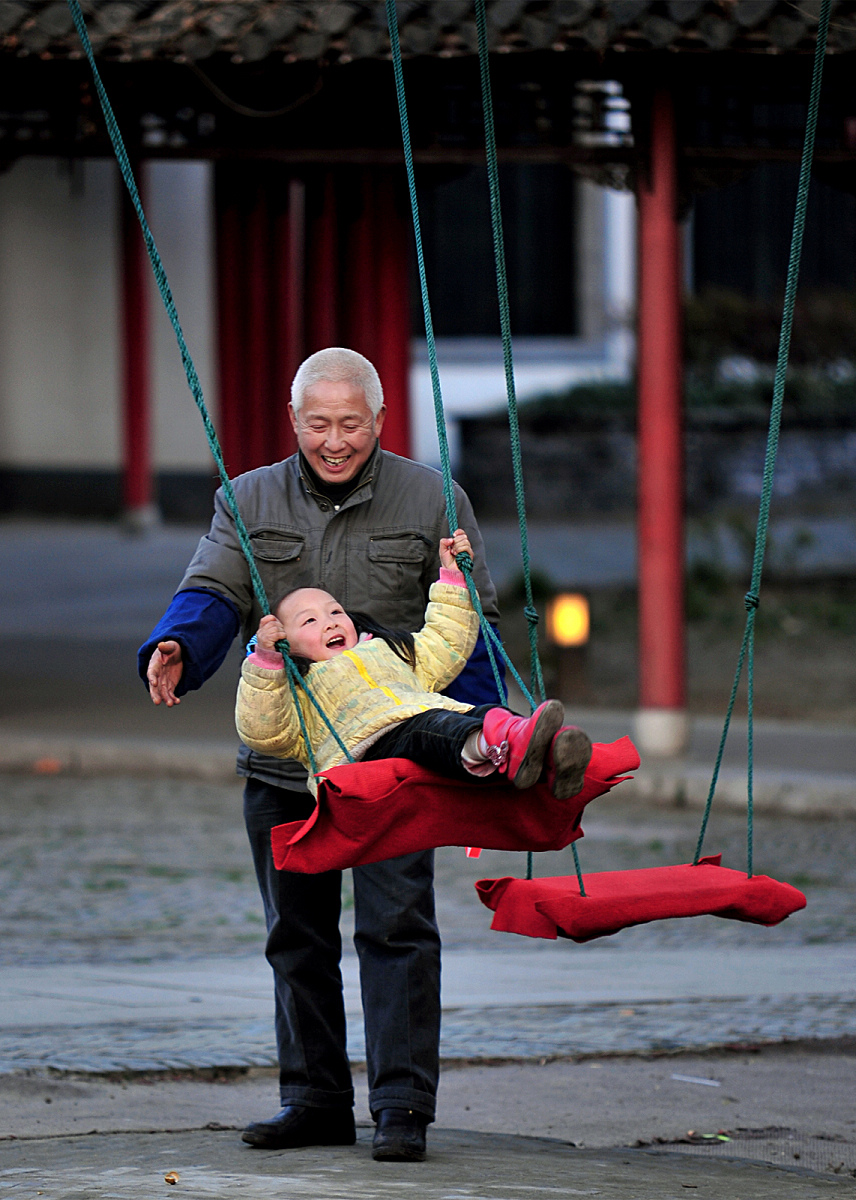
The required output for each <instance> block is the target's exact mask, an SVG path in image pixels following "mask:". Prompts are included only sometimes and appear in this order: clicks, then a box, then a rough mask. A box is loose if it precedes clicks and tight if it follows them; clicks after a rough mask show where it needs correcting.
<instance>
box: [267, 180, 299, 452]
mask: <svg viewBox="0 0 856 1200" xmlns="http://www.w3.org/2000/svg"><path fill="white" fill-rule="evenodd" d="M286 199H287V206H286V207H285V208H283V209H280V210H279V212H278V213H277V217H276V221H275V223H274V271H275V280H274V293H275V298H276V308H275V327H274V330H273V346H272V350H273V358H274V369H273V379H272V381H271V382H272V394H273V403H274V407H275V427H276V429H277V444H276V451H275V454H273V456H272V457H273V458H276V459H281V458H287V457H288V455H289V454H293V453H294V451H295V450H296V449H297V441H296V439H295V436H294V430H293V429H292V426H291V420H290V418H289V415H288V405H289V401H290V400H291V381H292V379H294V376H295V373H296V371H297V368H298V367H299V366H300V364H301V362H302V361H303V357H304V347H305V290H306V289H305V276H306V271H305V246H306V220H305V216H306V188H305V184H304V182H303V180H302V179H296V178H293V179H290V180H289V181H288V187H287V190H286ZM271 449H272V450H273V447H272V448H271Z"/></svg>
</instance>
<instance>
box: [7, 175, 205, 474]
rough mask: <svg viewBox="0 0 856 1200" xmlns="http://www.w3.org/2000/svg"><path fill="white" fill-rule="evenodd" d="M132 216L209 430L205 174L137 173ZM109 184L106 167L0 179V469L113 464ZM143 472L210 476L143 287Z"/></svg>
mask: <svg viewBox="0 0 856 1200" xmlns="http://www.w3.org/2000/svg"><path fill="white" fill-rule="evenodd" d="M145 174H146V184H147V189H146V190H147V196H146V211H147V215H148V218H149V224H150V225H151V228H152V231H153V233H154V235H155V240H156V242H157V243H158V249H159V250H160V253H161V257H162V258H163V261H164V265H165V267H166V271H167V275H168V276H169V281H170V286H171V288H172V291H173V295H174V297H175V301H176V305H177V308H178V311H179V316H180V318H181V321H182V325H183V328H184V332H185V337H186V339H187V343H188V346H189V347H190V351H191V354H192V355H193V358H194V361H195V363H196V368H197V371H198V373H199V376H200V379H201V381H202V384H203V387H204V389H205V397H206V403H207V404H208V407H209V411H211V413H212V415H213V416H214V417H215V419H216V412H217V403H216V395H215V393H214V388H215V376H216V370H215V358H214V355H215V336H216V335H215V320H216V313H215V290H214V266H213V262H214V247H213V195H212V186H213V184H212V180H213V172H212V168H211V167H210V165H209V164H204V163H151V164H148V165H147V167H146V168H145ZM119 186H120V183H119V175H118V170H117V168H116V166H115V164H114V163H113V161H112V160H107V159H105V160H86V161H83V162H78V163H76V164H75V165H74V166H73V168H72V169H71V171H69V169H68V167H67V166H66V164H65V163H63V162H61V161H59V160H55V159H36V158H32V159H21V160H19V161H18V162H17V163H15V164H14V165H13V166H12V168H11V169H10V170H9V171H7V172H6V173H5V174H2V175H0V465H2V466H4V467H30V468H34V467H51V468H55V469H63V468H64V469H71V470H74V469H86V468H89V469H98V468H101V469H103V468H108V469H118V468H119V467H120V464H121V378H120V342H119V337H120V330H119V303H120V292H119V282H120V280H119V268H120V241H119ZM150 305H151V313H152V325H151V328H152V345H151V354H152V391H153V398H152V399H153V434H154V436H153V455H154V465H155V467H156V468H165V469H169V470H199V469H203V470H208V469H213V468H212V463H211V459H210V457H209V454H208V449H207V443H206V441H205V435H204V432H203V430H202V423H201V420H200V417H199V414H198V412H197V409H196V405H195V404H194V402H193V398H192V396H191V394H190V390H189V388H188V386H187V383H186V381H185V377H184V370H183V368H182V365H181V358H180V355H179V352H178V347H177V345H176V341H175V336H174V334H173V332H172V327H171V325H170V324H169V320H168V318H167V317H166V314H165V312H164V310H163V305H162V303H161V300H160V296H159V294H158V292H157V288H156V286H155V284H154V280H153V279H151V280H150Z"/></svg>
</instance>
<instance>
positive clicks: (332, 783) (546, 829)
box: [271, 737, 639, 874]
mask: <svg viewBox="0 0 856 1200" xmlns="http://www.w3.org/2000/svg"><path fill="white" fill-rule="evenodd" d="M638 766H639V755H638V753H637V751H636V747H635V746H634V745H633V743H632V742H631V740H630V738H628V737H624V738H620V739H619V740H618V741H617V742H608V743H599V742H595V743H594V745H593V747H592V757H591V762H590V763H589V765H588V769H587V770H586V774H585V782H584V783H583V788H582V790H581V791H580V792H579V793H578V794H577V795H576V796H574V797H573V798H572V799H570V800H557V799H556V797H555V796H554V795H553V794H552V793H551V792H550V789H549V788H548V787H547V786H546V784H543V783H542V784H537V785H536V786H535V787H533V788H528V789H526V790H525V791H517V789H516V788H514V787H512V786H510V785H509V784H507V783H505V784H492V783H484V782H478V781H473V782H472V783H469V782H466V781H459V780H452V779H448V778H447V777H445V776H443V775H437V774H435V773H434V772H433V771H429V770H426V769H425V768H424V767H420V766H417V764H415V763H413V762H410V760H409V759H403V758H385V759H378V760H376V761H371V762H358V763H349V764H346V765H343V766H339V767H332V768H331V769H330V770H327V771H324V773H323V775H319V786H318V800H317V804H316V806H315V809H314V810H313V812H312V814H311V816H309V817H308V818H307V819H306V820H305V821H290V822H288V823H287V824H285V825H277V826H275V827H274V828H273V829H272V830H271V846H272V849H273V857H274V862H275V864H276V866H277V868H278V869H279V870H281V871H282V870H285V871H297V872H300V873H303V874H317V873H318V872H320V871H334V870H343V869H344V868H346V867H357V866H361V865H363V864H365V863H372V862H381V861H383V860H384V859H387V858H397V857H398V856H399V855H401V854H412V853H414V852H416V851H419V850H431V849H434V848H435V847H437V846H473V845H478V846H483V847H485V848H486V849H489V850H562V849H564V847H565V846H567V845H569V844H570V843H571V842H573V841H575V840H576V839H577V838H580V837H582V835H583V834H582V829H580V817H581V816H582V813H583V809H584V808H585V806H586V805H587V804H588V803H589V801H590V800H593V799H594V798H595V797H596V796H602V795H603V794H604V792H608V791H609V790H610V789H611V788H612V787H614V786H615V784H617V783H621V782H622V781H623V780H624V779H626V778H628V776H627V775H625V774H624V772H626V771H633V770H635V769H636V768H637V767H638Z"/></svg>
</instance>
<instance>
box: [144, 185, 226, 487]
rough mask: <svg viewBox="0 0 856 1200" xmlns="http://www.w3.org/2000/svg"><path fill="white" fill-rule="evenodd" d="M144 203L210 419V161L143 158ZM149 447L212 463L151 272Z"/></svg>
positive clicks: (164, 459)
mask: <svg viewBox="0 0 856 1200" xmlns="http://www.w3.org/2000/svg"><path fill="white" fill-rule="evenodd" d="M145 181H146V195H145V201H144V202H145V208H146V216H147V219H148V222H149V226H150V228H151V231H152V233H153V234H154V238H155V241H156V242H157V247H158V251H159V252H160V256H161V259H162V260H163V264H164V267H165V268H166V273H167V276H168V278H169V285H170V288H171V290H172V294H173V298H174V300H175V306H176V308H177V309H178V315H179V319H180V320H181V327H182V329H183V331H184V338H185V341H186V342H187V345H188V348H189V350H190V353H191V355H192V356H193V361H194V364H195V366H196V371H197V374H198V375H199V380H200V382H201V384H202V389H203V392H204V395H205V405H206V407H207V409H208V411H209V413H210V414H211V417H212V419H213V420H214V423H215V425H216V423H217V396H216V382H217V370H216V358H215V355H216V340H215V339H216V321H217V312H216V304H217V302H216V279H215V269H214V254H215V249H214V169H213V166H212V165H211V164H210V163H201V162H150V163H148V164H147V166H146V174H145ZM149 305H150V311H151V314H152V322H151V330H152V354H153V361H152V392H153V398H152V399H153V407H154V412H153V424H154V430H153V432H154V437H153V443H152V444H153V454H154V459H155V463H156V465H157V466H158V467H161V468H164V469H166V470H173V471H174V470H188V469H194V468H196V469H200V468H201V469H204V470H208V469H210V470H212V471H213V470H214V465H213V463H212V460H211V457H210V455H209V453H208V443H207V441H206V440H205V431H204V429H203V428H202V419H201V417H200V416H199V410H198V409H197V407H196V404H195V403H194V400H193V395H192V393H191V391H190V388H189V387H188V386H187V380H186V378H185V374H184V367H183V366H182V364H181V355H180V354H179V350H178V344H177V342H176V340H175V334H174V332H173V328H172V325H171V324H170V321H169V317H167V315H166V310H165V309H164V306H163V302H162V300H161V298H160V293H159V292H158V289H157V285H156V283H155V281H154V277H152V279H151V281H150V289H149Z"/></svg>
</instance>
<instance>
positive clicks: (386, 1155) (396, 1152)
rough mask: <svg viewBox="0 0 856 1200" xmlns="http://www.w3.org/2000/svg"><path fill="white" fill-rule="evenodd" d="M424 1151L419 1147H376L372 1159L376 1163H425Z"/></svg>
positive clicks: (373, 1149) (373, 1148)
mask: <svg viewBox="0 0 856 1200" xmlns="http://www.w3.org/2000/svg"><path fill="white" fill-rule="evenodd" d="M425 1154H426V1152H425V1151H424V1150H420V1149H419V1147H417V1146H401V1145H399V1146H395V1145H391V1146H374V1147H372V1158H373V1159H374V1161H375V1162H425Z"/></svg>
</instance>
